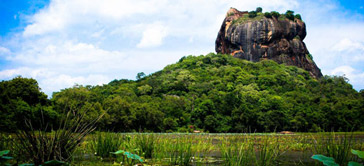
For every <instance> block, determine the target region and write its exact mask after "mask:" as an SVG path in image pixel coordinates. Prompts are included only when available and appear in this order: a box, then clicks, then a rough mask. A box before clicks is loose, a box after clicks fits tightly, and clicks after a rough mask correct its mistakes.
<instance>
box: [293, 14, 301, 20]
mask: <svg viewBox="0 0 364 166" xmlns="http://www.w3.org/2000/svg"><path fill="white" fill-rule="evenodd" d="M294 18H296V19H298V20H302V18H301V15H300V14H296V15H295V16H294Z"/></svg>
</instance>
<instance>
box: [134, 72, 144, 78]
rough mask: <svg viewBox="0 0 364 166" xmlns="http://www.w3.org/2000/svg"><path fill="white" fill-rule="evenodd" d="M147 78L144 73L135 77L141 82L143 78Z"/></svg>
mask: <svg viewBox="0 0 364 166" xmlns="http://www.w3.org/2000/svg"><path fill="white" fill-rule="evenodd" d="M144 77H145V74H144V72H140V73H138V74H137V76H136V77H135V78H136V79H137V80H141V79H142V78H144Z"/></svg>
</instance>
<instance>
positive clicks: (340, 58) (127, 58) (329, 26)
mask: <svg viewBox="0 0 364 166" xmlns="http://www.w3.org/2000/svg"><path fill="white" fill-rule="evenodd" d="M258 6H260V7H262V8H263V10H264V11H271V10H275V11H279V12H285V11H286V10H287V9H292V10H295V11H296V12H297V13H300V14H301V15H302V16H303V19H304V20H305V21H306V25H307V30H308V36H307V38H306V39H305V41H306V44H307V46H308V49H309V50H310V51H311V53H312V54H313V55H314V60H315V61H316V62H317V64H318V66H319V67H321V68H322V69H323V71H324V74H332V73H337V72H336V71H335V70H334V69H335V68H336V67H337V66H350V67H352V69H353V70H354V71H351V73H354V74H356V75H355V76H351V78H350V80H351V81H356V80H360V78H361V77H359V76H357V75H358V73H360V72H361V71H363V70H362V69H360V70H359V69H358V68H364V67H362V66H360V63H355V64H356V66H355V64H354V63H353V59H355V58H346V57H344V54H346V53H347V52H348V51H350V53H351V54H350V55H351V57H356V58H357V59H358V60H360V61H363V60H364V58H362V57H363V56H362V55H363V54H362V51H363V49H362V46H363V43H364V41H363V39H364V36H363V35H364V34H363V33H359V32H361V31H362V27H364V26H363V23H362V22H355V21H354V22H345V24H343V23H342V22H341V21H342V20H343V19H345V18H342V19H341V20H336V19H331V17H328V16H335V18H341V17H336V16H338V15H341V13H337V11H336V10H337V4H336V3H335V1H331V0H324V1H319V2H316V1H313V0H312V1H311V0H309V1H297V0H292V1H286V0H257V1H241V0H227V1H221V0H176V1H168V0H138V1H134V0H108V1H103V0H92V1H89V0H51V1H50V3H49V5H48V6H46V7H45V8H43V9H41V10H39V11H38V12H36V13H35V14H33V15H29V16H28V17H26V20H25V21H26V22H27V23H28V24H27V26H26V27H25V28H24V31H22V32H21V33H19V34H15V35H14V36H13V37H12V38H11V39H10V40H8V41H6V42H5V45H4V44H2V43H0V44H1V45H2V46H6V48H5V47H0V56H1V55H6V61H7V63H8V64H7V65H6V67H2V70H1V71H0V79H11V78H12V77H14V76H17V75H22V76H25V77H33V78H35V79H37V80H38V82H39V84H40V86H41V88H42V89H43V91H45V92H46V93H47V94H51V93H52V92H54V91H59V90H60V89H63V88H67V87H71V86H73V85H74V84H75V83H78V84H83V85H84V84H91V85H96V84H104V83H108V82H109V81H111V80H113V79H121V78H128V79H134V78H135V75H136V74H137V73H138V72H142V71H143V72H145V73H151V72H155V71H157V70H161V69H162V68H163V67H164V66H166V65H167V64H171V63H174V62H176V61H178V59H179V58H181V57H182V56H186V55H191V54H192V55H200V54H207V53H209V52H213V51H214V50H215V49H214V46H215V45H214V42H215V38H216V36H217V32H218V30H219V28H220V25H221V23H222V20H223V18H224V16H225V14H226V11H227V10H228V9H229V8H230V7H235V8H237V9H239V10H255V8H256V7H258ZM306 18H307V19H306ZM328 18H329V19H328ZM323 20H325V21H326V22H325V21H323ZM10 50H11V51H10ZM360 51H361V54H360ZM360 61H359V62H360ZM349 64H354V65H349ZM0 67H1V66H0ZM334 71H335V72H334ZM343 72H346V73H348V72H349V70H346V71H343ZM346 75H348V74H346ZM356 82H358V81H356ZM359 84H360V85H362V84H363V83H357V85H359ZM354 87H355V85H354Z"/></svg>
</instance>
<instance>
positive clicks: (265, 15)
mask: <svg viewBox="0 0 364 166" xmlns="http://www.w3.org/2000/svg"><path fill="white" fill-rule="evenodd" d="M264 17H267V18H272V14H271V13H269V12H265V13H264Z"/></svg>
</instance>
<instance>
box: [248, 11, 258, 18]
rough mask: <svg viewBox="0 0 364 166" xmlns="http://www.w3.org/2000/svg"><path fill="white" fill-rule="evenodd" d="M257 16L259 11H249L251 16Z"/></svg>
mask: <svg viewBox="0 0 364 166" xmlns="http://www.w3.org/2000/svg"><path fill="white" fill-rule="evenodd" d="M256 16H257V12H255V11H250V12H249V18H254V17H256Z"/></svg>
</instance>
